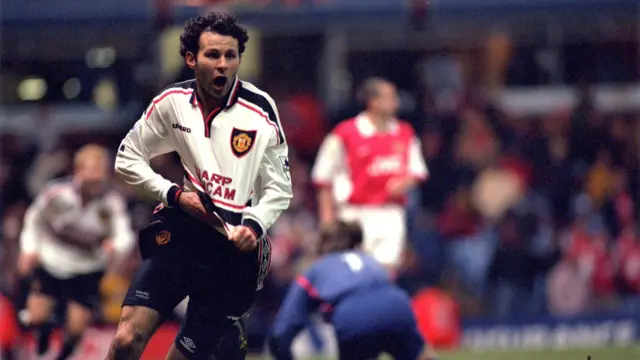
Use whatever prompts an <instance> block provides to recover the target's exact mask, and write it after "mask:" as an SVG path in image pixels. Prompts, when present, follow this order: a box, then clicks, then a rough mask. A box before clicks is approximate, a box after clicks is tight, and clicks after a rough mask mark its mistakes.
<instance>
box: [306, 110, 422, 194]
mask: <svg viewBox="0 0 640 360" xmlns="http://www.w3.org/2000/svg"><path fill="white" fill-rule="evenodd" d="M427 175H428V170H427V166H426V164H425V161H424V158H423V156H422V151H421V146H420V141H419V140H418V138H417V137H416V134H415V132H414V130H413V128H412V127H411V125H409V124H408V123H407V122H404V121H401V120H397V119H393V120H390V121H389V123H388V126H387V128H386V129H385V130H384V131H377V130H376V129H375V127H374V126H373V124H372V123H371V121H370V120H369V118H368V117H367V116H366V115H364V114H361V115H358V116H357V117H355V118H352V119H348V120H345V121H343V122H342V123H340V124H339V125H338V126H337V127H336V128H335V129H334V130H333V131H332V132H331V133H330V134H329V135H328V136H327V137H326V138H325V140H324V142H323V144H322V146H321V148H320V152H319V153H318V157H317V159H316V163H315V166H314V168H313V171H312V178H313V181H314V183H315V184H317V185H320V186H338V187H339V188H338V189H335V190H336V191H335V193H336V197H337V198H338V200H344V201H346V202H347V203H349V204H352V205H382V204H393V203H396V204H404V202H405V201H406V199H405V198H404V197H402V198H392V197H391V196H390V195H389V191H388V190H387V184H388V183H389V181H391V180H392V179H395V178H404V177H415V178H418V179H425V178H426V177H427Z"/></svg>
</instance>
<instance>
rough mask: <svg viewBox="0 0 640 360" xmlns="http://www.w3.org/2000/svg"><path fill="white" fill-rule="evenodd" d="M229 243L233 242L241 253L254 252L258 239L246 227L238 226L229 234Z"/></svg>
mask: <svg viewBox="0 0 640 360" xmlns="http://www.w3.org/2000/svg"><path fill="white" fill-rule="evenodd" d="M228 236H229V241H231V242H232V243H233V244H234V245H235V246H236V247H237V248H238V249H240V251H242V252H250V251H253V250H254V249H255V248H256V246H257V245H258V238H257V237H256V234H254V233H253V231H252V230H251V229H249V228H248V227H246V226H242V225H240V226H236V227H234V228H232V229H231V231H229V233H228Z"/></svg>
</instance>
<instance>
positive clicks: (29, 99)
mask: <svg viewBox="0 0 640 360" xmlns="http://www.w3.org/2000/svg"><path fill="white" fill-rule="evenodd" d="M210 10H227V11H232V12H234V13H236V14H237V15H238V17H239V18H240V19H241V20H242V21H243V22H244V23H245V24H247V25H248V26H249V27H250V36H251V41H250V42H249V45H248V49H247V52H246V54H245V56H244V58H243V64H242V70H241V76H242V77H243V78H244V79H245V80H249V81H252V82H254V83H256V84H257V85H258V86H260V87H262V88H263V89H264V90H266V91H268V92H269V93H270V94H271V95H272V96H273V97H274V98H275V100H276V102H277V104H278V107H279V110H280V114H281V118H282V122H283V126H284V128H285V132H286V133H287V136H288V139H289V142H290V146H291V148H292V154H291V169H292V170H291V171H292V176H293V179H294V187H295V189H294V191H295V200H294V202H293V204H292V206H291V209H290V210H289V211H288V212H287V213H285V214H284V215H283V216H282V219H281V220H280V221H279V222H278V223H277V225H276V226H275V227H274V228H273V231H272V232H273V234H272V235H273V236H272V239H273V242H274V253H273V267H272V273H271V277H270V280H269V282H268V285H267V289H266V291H265V294H264V295H263V297H262V298H261V299H260V301H259V302H258V304H257V305H256V306H255V308H254V309H253V310H252V312H251V317H250V324H249V331H250V338H249V345H250V347H251V348H252V352H253V353H254V354H256V356H258V355H259V353H260V351H261V350H262V344H263V343H262V341H263V339H264V336H265V335H266V334H267V332H268V329H269V325H270V322H271V320H272V319H273V316H274V314H275V312H276V311H277V309H278V305H279V301H281V299H282V296H283V294H284V292H285V291H286V286H287V284H288V283H289V282H290V281H291V279H292V278H293V276H294V275H295V274H296V273H297V272H299V271H301V269H304V267H305V266H306V265H307V264H308V262H309V259H310V258H311V255H312V254H311V249H312V248H313V244H314V241H315V239H316V228H315V221H316V218H315V214H314V211H315V203H314V202H315V197H314V192H313V191H310V190H311V189H312V188H311V184H310V182H309V168H310V165H311V164H312V162H313V159H314V154H315V152H316V150H317V148H318V146H319V144H320V142H321V141H322V138H323V136H324V134H326V132H327V131H328V130H330V129H331V128H332V126H333V125H335V124H336V123H337V122H338V121H339V120H341V119H343V118H346V117H349V116H351V115H354V114H355V113H356V112H357V111H358V107H357V104H356V103H355V102H354V99H353V91H354V87H355V86H356V85H357V84H359V82H360V81H362V80H363V79H364V78H365V77H367V76H371V75H380V76H384V77H387V78H388V79H390V80H392V81H394V82H395V83H396V84H397V85H398V88H399V89H400V91H401V97H402V117H403V118H404V119H406V120H409V121H411V122H412V123H413V124H414V126H415V129H416V131H418V133H419V134H420V137H421V140H422V143H423V150H424V155H425V157H426V159H427V162H428V166H429V168H430V171H431V175H432V176H431V179H430V180H429V181H428V182H427V183H426V184H424V186H422V187H421V188H420V189H417V190H416V192H415V194H414V195H413V199H414V200H415V201H414V202H412V204H411V205H410V208H409V213H410V214H411V216H410V221H409V223H408V224H407V225H408V227H409V234H410V240H409V241H410V249H409V250H408V251H407V253H406V258H405V262H404V264H405V265H404V266H403V271H402V275H401V277H400V279H399V283H400V284H401V286H402V287H404V288H405V289H406V290H407V291H409V292H410V293H411V294H414V295H416V294H419V293H423V292H424V291H430V290H429V289H431V290H433V287H435V286H437V287H439V288H440V289H442V290H443V291H444V293H443V294H444V296H451V297H452V298H453V299H455V301H456V304H457V305H458V307H459V314H460V317H461V320H460V323H459V324H458V323H456V324H450V325H451V326H452V327H453V328H454V330H455V328H457V327H458V326H460V329H461V332H462V335H461V337H460V341H459V344H454V345H452V346H451V349H447V350H446V351H443V356H442V358H443V359H445V360H446V359H451V360H454V359H481V360H482V359H487V360H488V359H492V360H493V359H503V358H504V359H507V358H508V359H513V358H517V359H525V360H526V359H551V360H555V359H558V360H559V359H586V357H587V356H588V355H591V356H592V359H593V360H600V359H631V358H634V357H635V358H638V355H640V348H639V347H637V345H634V344H636V343H637V341H639V339H640V306H639V305H640V301H639V300H640V297H638V295H639V294H640V241H637V240H636V238H637V236H638V235H637V234H638V233H637V230H638V215H639V210H640V206H639V205H640V203H639V201H640V197H639V194H640V191H639V190H640V159H639V152H640V122H639V119H640V117H639V116H638V114H639V113H638V111H639V110H640V84H639V83H638V80H639V75H640V68H639V67H638V65H639V64H640V47H639V42H640V22H639V16H640V6H639V5H638V3H637V2H636V1H633V0H554V1H550V0H528V1H526V0H430V1H429V0H253V1H252V0H229V1H225V0H218V1H216V0H209V1H206V0H183V1H178V0H92V1H90V2H85V1H78V0H56V1H36V0H4V1H3V2H2V3H1V4H0V20H1V21H2V23H1V25H0V44H1V50H0V51H1V52H0V58H1V62H0V64H1V69H0V139H1V140H0V154H1V156H0V222H1V224H2V232H1V234H0V245H1V248H0V289H1V290H2V292H3V293H4V294H6V295H11V294H13V293H14V292H15V291H16V287H15V285H16V281H15V280H16V279H15V259H16V249H17V237H18V235H19V231H20V226H21V222H22V216H23V214H24V210H25V207H26V206H27V205H28V204H29V201H30V200H31V199H32V198H33V196H34V195H35V194H36V193H37V192H38V190H39V189H40V188H41V187H42V186H43V184H44V183H46V182H47V181H48V180H50V179H52V178H54V177H58V176H62V175H65V174H66V173H67V172H68V170H69V162H70V161H69V160H70V155H71V154H72V152H73V151H74V150H75V149H77V148H78V147H80V146H81V145H83V144H85V143H87V142H99V143H102V144H105V145H107V146H108V147H109V148H110V149H111V150H115V149H116V146H117V144H118V142H119V141H120V139H121V138H122V137H123V135H124V134H125V133H126V132H127V131H128V129H129V128H130V127H131V125H132V124H133V122H134V121H135V120H136V119H137V118H138V116H139V114H140V113H141V112H142V111H143V109H144V108H145V106H146V104H147V103H148V101H149V100H150V99H151V98H152V97H153V96H154V94H156V93H157V92H158V91H159V90H160V89H162V88H163V87H164V86H165V85H167V84H169V83H172V82H175V81H179V80H183V79H186V78H187V77H188V76H189V72H188V71H187V70H185V68H184V67H183V64H182V59H181V58H180V56H179V54H178V47H179V41H178V36H179V34H180V32H181V28H182V24H183V23H184V21H185V20H186V19H187V18H189V17H191V16H195V15H198V14H204V13H206V12H208V11H210ZM174 160H175V159H173V158H172V157H163V158H158V159H156V160H155V161H154V166H155V167H156V169H158V170H159V171H160V172H162V173H163V174H165V175H167V176H169V177H170V178H172V179H174V180H177V179H179V178H180V177H181V169H180V167H178V166H176V163H175V162H174ZM120 187H121V188H122V191H123V192H124V193H125V194H127V196H128V199H129V200H130V211H131V216H132V219H133V223H134V225H135V227H136V229H139V228H140V227H141V226H143V225H144V224H146V223H147V222H148V220H149V216H150V213H151V212H150V209H152V206H153V204H148V203H145V202H143V201H142V199H139V198H137V197H136V196H135V195H134V194H133V193H132V192H131V191H130V190H128V189H126V188H125V187H122V186H120ZM498 263H500V264H503V265H502V266H497V265H496V264H498ZM138 264H139V260H138V257H137V254H134V255H133V256H132V257H131V259H130V261H129V263H128V266H127V267H126V268H119V269H112V271H110V273H109V275H108V276H107V277H106V278H105V279H104V281H103V284H102V290H103V294H104V298H103V299H104V302H103V307H102V312H101V314H99V317H100V324H99V326H96V327H95V328H93V329H92V330H91V332H90V334H88V335H87V336H86V337H85V342H84V344H83V346H82V348H81V349H80V351H79V353H78V355H77V356H76V359H100V358H101V356H104V351H105V349H106V346H108V342H109V341H110V337H111V335H112V330H113V324H114V322H116V321H117V318H118V312H119V306H120V302H121V300H122V298H123V296H124V292H125V291H126V289H127V285H128V281H129V279H130V277H131V275H132V273H133V272H134V271H135V268H136V266H137V265H138ZM416 311H417V312H422V311H434V312H435V313H437V311H438V304H437V303H435V304H431V305H430V308H429V309H426V308H421V307H420V306H416ZM317 329H318V333H319V334H320V335H319V341H314V340H310V338H309V337H308V335H307V334H305V335H303V336H302V337H301V338H300V340H299V341H298V342H297V343H296V351H297V353H298V354H300V355H301V356H302V355H304V354H307V355H309V356H312V357H313V358H318V359H325V358H331V356H332V353H333V346H334V345H333V342H332V341H333V340H332V339H331V336H330V334H331V332H330V329H327V328H325V327H323V326H318V328H317ZM173 334H175V325H174V324H172V323H171V322H169V323H167V324H166V325H165V326H164V327H163V328H162V329H161V330H160V332H159V334H158V335H157V336H156V337H155V339H154V340H152V341H153V342H152V345H151V346H150V347H151V348H152V350H150V351H148V352H147V354H146V356H145V359H161V358H163V351H164V349H166V348H167V347H168V345H169V343H170V341H171V339H172V337H173ZM316 340H318V339H316ZM610 346H611V347H610ZM566 348H570V350H564V351H562V350H559V349H566ZM575 348H577V349H575ZM474 349H475V350H476V351H481V352H472V350H474ZM506 349H509V350H506ZM495 350H502V351H501V352H497V353H496V352H492V351H495ZM487 351H488V352H487Z"/></svg>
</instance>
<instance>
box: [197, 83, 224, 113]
mask: <svg viewBox="0 0 640 360" xmlns="http://www.w3.org/2000/svg"><path fill="white" fill-rule="evenodd" d="M197 91H198V99H199V100H200V102H201V103H202V108H203V109H204V112H205V114H207V115H208V114H210V113H211V112H212V111H213V110H215V109H217V108H219V107H221V106H222V101H223V100H222V99H214V98H213V97H211V96H209V95H208V94H207V92H206V91H204V90H202V88H201V87H200V85H198V89H197Z"/></svg>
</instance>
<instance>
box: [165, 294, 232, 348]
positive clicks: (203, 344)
mask: <svg viewBox="0 0 640 360" xmlns="http://www.w3.org/2000/svg"><path fill="white" fill-rule="evenodd" d="M212 301H213V302H215V299H212ZM234 323H235V320H234V318H232V317H229V316H227V315H226V314H225V311H224V309H222V308H219V307H216V306H215V305H214V304H211V302H196V301H194V299H193V298H190V300H189V305H188V307H187V316H186V317H185V319H184V320H183V322H182V327H181V328H180V332H178V335H177V336H176V339H175V344H174V345H175V347H176V348H177V349H178V350H179V351H180V352H181V353H182V354H183V355H184V356H185V357H186V358H188V359H192V360H197V359H209V358H210V357H211V355H212V354H213V353H214V350H215V348H216V347H217V345H218V343H219V342H220V340H221V339H222V338H223V336H224V335H225V334H226V333H227V332H229V331H230V330H231V329H232V328H233V326H234Z"/></svg>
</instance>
